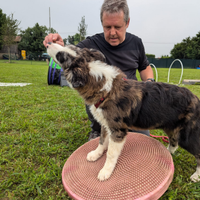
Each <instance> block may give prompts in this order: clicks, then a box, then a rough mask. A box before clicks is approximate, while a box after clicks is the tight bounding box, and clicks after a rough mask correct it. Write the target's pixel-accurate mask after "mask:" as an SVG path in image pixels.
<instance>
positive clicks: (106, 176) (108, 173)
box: [98, 168, 112, 181]
mask: <svg viewBox="0 0 200 200" xmlns="http://www.w3.org/2000/svg"><path fill="white" fill-rule="evenodd" d="M111 174H112V170H108V169H104V168H102V169H101V170H100V172H99V174H98V179H99V180H100V181H105V180H107V179H109V178H110V176H111Z"/></svg>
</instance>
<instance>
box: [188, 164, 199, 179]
mask: <svg viewBox="0 0 200 200" xmlns="http://www.w3.org/2000/svg"><path fill="white" fill-rule="evenodd" d="M190 179H191V180H192V181H193V182H198V181H200V167H197V170H196V172H195V173H194V174H193V175H192V176H191V177H190Z"/></svg>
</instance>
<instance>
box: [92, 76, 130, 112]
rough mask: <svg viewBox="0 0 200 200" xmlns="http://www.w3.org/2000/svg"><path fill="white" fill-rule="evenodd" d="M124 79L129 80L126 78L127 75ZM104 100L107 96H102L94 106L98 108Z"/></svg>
mask: <svg viewBox="0 0 200 200" xmlns="http://www.w3.org/2000/svg"><path fill="white" fill-rule="evenodd" d="M122 79H123V80H125V81H127V79H126V78H125V77H123V78H122ZM104 100H105V97H102V98H101V99H100V100H99V102H98V103H96V104H94V106H95V107H96V108H98V107H99V105H100V104H101V103H103V101H104Z"/></svg>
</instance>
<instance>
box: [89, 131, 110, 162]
mask: <svg viewBox="0 0 200 200" xmlns="http://www.w3.org/2000/svg"><path fill="white" fill-rule="evenodd" d="M107 148H108V135H107V136H106V138H105V140H104V143H103V145H102V144H100V143H99V145H98V147H97V148H96V149H95V150H94V151H91V152H90V153H88V155H87V160H88V161H96V160H97V159H98V158H100V157H101V156H102V155H103V152H104V151H105V150H106V149H107Z"/></svg>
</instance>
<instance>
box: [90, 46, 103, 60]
mask: <svg viewBox="0 0 200 200" xmlns="http://www.w3.org/2000/svg"><path fill="white" fill-rule="evenodd" d="M90 53H91V56H92V57H93V58H94V60H100V61H102V62H105V61H106V57H105V56H104V55H103V53H101V51H98V50H96V49H90Z"/></svg>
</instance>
